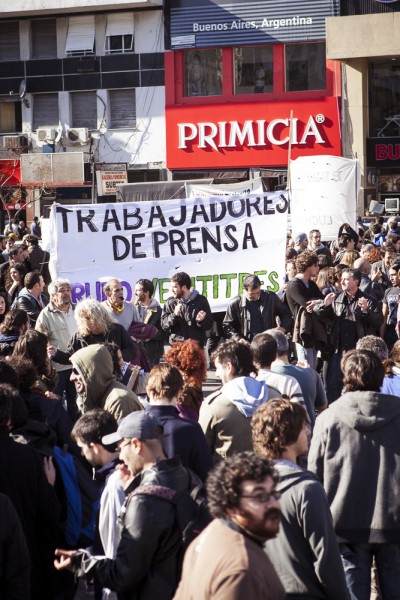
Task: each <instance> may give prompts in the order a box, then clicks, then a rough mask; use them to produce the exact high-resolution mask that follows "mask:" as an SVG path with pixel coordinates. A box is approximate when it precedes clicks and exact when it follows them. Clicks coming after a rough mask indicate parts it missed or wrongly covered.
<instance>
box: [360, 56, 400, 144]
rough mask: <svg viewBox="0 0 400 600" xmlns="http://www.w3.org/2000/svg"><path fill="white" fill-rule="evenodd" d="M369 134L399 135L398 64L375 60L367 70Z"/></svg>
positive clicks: (372, 135)
mask: <svg viewBox="0 0 400 600" xmlns="http://www.w3.org/2000/svg"><path fill="white" fill-rule="evenodd" d="M368 88H369V135H370V137H392V136H394V137H398V136H400V118H399V112H400V111H399V106H400V65H399V64H398V63H397V62H396V61H390V62H375V63H372V64H371V65H370V70H369V86H368Z"/></svg>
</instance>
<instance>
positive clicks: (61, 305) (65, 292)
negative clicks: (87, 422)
mask: <svg viewBox="0 0 400 600" xmlns="http://www.w3.org/2000/svg"><path fill="white" fill-rule="evenodd" d="M48 291H49V295H50V302H49V304H48V305H47V306H45V308H44V309H43V310H42V311H41V313H40V314H39V316H38V318H37V321H36V325H35V329H37V330H38V331H41V332H42V333H44V334H45V335H46V336H47V339H48V340H49V346H50V348H49V350H50V353H51V349H52V350H54V352H55V351H56V350H57V349H58V350H62V351H63V352H67V349H68V341H69V339H70V338H71V337H72V336H73V335H74V333H75V332H76V330H77V324H76V321H75V317H74V309H75V306H74V305H73V304H72V295H71V283H70V281H69V280H68V279H61V278H59V279H55V280H54V281H53V282H52V283H50V285H49V289H48ZM52 366H53V367H54V369H55V370H56V371H57V374H58V384H57V385H56V387H55V389H54V393H55V394H57V395H59V396H62V395H63V393H64V392H65V395H66V399H67V410H68V414H69V416H70V417H71V419H72V420H73V421H74V422H75V421H76V420H77V418H78V417H79V412H78V409H77V407H76V402H75V398H76V392H75V386H74V383H73V382H72V381H70V378H71V373H72V367H71V365H70V364H68V365H61V364H60V363H57V362H52Z"/></svg>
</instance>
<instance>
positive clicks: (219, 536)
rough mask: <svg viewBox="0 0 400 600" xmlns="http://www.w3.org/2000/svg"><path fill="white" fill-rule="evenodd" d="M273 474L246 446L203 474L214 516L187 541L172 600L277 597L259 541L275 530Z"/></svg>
mask: <svg viewBox="0 0 400 600" xmlns="http://www.w3.org/2000/svg"><path fill="white" fill-rule="evenodd" d="M277 482H278V477H277V475H276V473H275V471H274V469H273V465H272V463H271V462H270V461H269V460H268V459H266V458H263V457H261V456H256V455H255V454H253V453H252V452H242V453H239V454H235V455H233V456H231V457H230V458H227V459H226V460H225V461H221V462H220V463H219V464H218V465H217V466H216V467H215V468H214V470H213V471H212V472H211V473H210V475H209V477H208V480H207V498H208V508H209V511H210V513H211V515H212V516H213V517H214V521H212V522H211V523H210V525H208V526H207V527H206V528H205V529H204V530H203V531H202V533H201V534H200V535H199V536H198V537H197V538H196V539H195V540H194V541H193V542H192V544H191V545H190V546H189V548H188V550H187V552H186V555H185V560H184V563H183V573H182V579H181V582H180V584H179V588H178V590H177V592H176V594H175V596H174V600H201V599H204V598H207V599H208V600H217V599H222V598H223V600H237V599H238V598H245V599H246V600H283V599H284V598H285V597H286V596H285V592H284V589H283V587H282V584H281V582H280V580H279V578H278V576H277V574H276V572H275V569H274V567H273V566H272V564H271V562H270V560H269V558H268V557H267V556H266V554H265V553H264V552H263V544H264V542H266V541H267V540H269V539H272V538H274V537H275V536H276V535H277V534H278V531H279V521H280V510H279V502H278V497H279V494H278V492H277V490H276V486H277Z"/></svg>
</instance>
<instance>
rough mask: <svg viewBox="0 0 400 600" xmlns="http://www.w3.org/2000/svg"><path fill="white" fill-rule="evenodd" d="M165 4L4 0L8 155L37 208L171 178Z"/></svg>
mask: <svg viewBox="0 0 400 600" xmlns="http://www.w3.org/2000/svg"><path fill="white" fill-rule="evenodd" d="M162 4H163V3H162V0H151V1H148V0H141V1H139V0H136V1H135V0H133V1H132V0H130V1H127V0H117V1H116V2H110V1H108V2H106V1H105V0H97V1H96V2H83V1H82V0H62V1H61V2H58V3H57V5H55V3H54V2H52V1H50V0H41V1H40V2H39V0H30V2H26V1H25V0H14V1H13V2H12V3H5V2H3V3H1V6H0V159H6V160H7V165H8V166H10V161H12V162H11V170H12V164H15V165H17V163H19V164H20V167H21V168H20V183H21V186H22V192H23V194H24V195H25V192H26V194H27V195H26V199H27V201H28V202H29V204H30V207H31V213H32V214H45V215H46V208H47V207H48V206H49V205H50V204H51V203H52V202H53V201H54V200H57V202H61V203H63V202H67V203H75V202H80V203H84V202H90V201H91V200H92V199H93V198H96V199H98V200H99V201H106V200H111V201H112V200H115V191H116V188H115V186H116V184H117V183H119V182H131V181H154V180H155V181H157V180H160V179H162V178H163V177H164V176H165V119H164V106H165V89H164V28H163V13H162ZM1 164H2V165H3V168H2V167H1V165H0V174H1V173H2V172H3V171H4V172H5V173H7V172H8V171H7V169H6V163H5V162H1ZM19 164H18V167H19ZM10 181H11V179H8V181H7V175H4V176H3V178H2V182H0V186H1V185H3V186H6V185H7V183H9V182H10ZM28 218H29V217H28Z"/></svg>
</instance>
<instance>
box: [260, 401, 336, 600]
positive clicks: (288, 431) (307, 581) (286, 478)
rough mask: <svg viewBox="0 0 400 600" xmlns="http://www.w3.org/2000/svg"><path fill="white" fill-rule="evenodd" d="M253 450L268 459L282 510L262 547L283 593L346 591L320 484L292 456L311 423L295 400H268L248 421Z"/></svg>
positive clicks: (303, 447)
mask: <svg viewBox="0 0 400 600" xmlns="http://www.w3.org/2000/svg"><path fill="white" fill-rule="evenodd" d="M251 427H252V431H253V443H254V450H255V452H256V453H257V454H259V455H260V456H266V457H267V458H269V459H271V460H273V461H274V466H275V469H276V471H277V472H278V474H279V483H278V486H277V490H278V492H279V493H280V509H281V513H282V520H281V527H280V530H279V534H278V535H277V537H276V538H275V539H273V540H270V541H268V542H267V543H266V544H265V546H264V550H265V552H266V554H267V555H268V556H269V558H270V559H271V562H272V564H273V565H274V567H275V569H276V571H277V573H278V575H279V577H280V579H281V581H282V583H283V585H284V587H285V591H286V593H287V594H288V597H289V598H296V599H298V600H301V599H304V600H310V599H311V598H313V599H314V598H315V599H317V598H324V599H325V600H338V598H343V599H345V598H346V597H347V586H346V580H345V576H344V571H343V566H342V561H341V558H340V553H339V546H338V543H337V541H336V535H335V531H334V528H333V523H332V515H331V513H330V510H329V505H328V501H327V498H326V494H325V491H324V488H323V487H322V485H321V483H320V482H319V481H317V479H316V478H315V476H314V475H313V474H312V473H310V472H309V471H307V470H305V469H302V468H301V467H300V466H299V465H298V464H297V461H298V459H299V458H300V457H301V456H305V455H307V453H308V449H309V444H310V436H311V429H310V425H309V421H308V417H307V413H306V411H305V410H304V408H303V407H302V406H300V404H298V403H291V402H289V401H288V400H271V401H270V402H267V403H266V404H264V405H263V406H261V407H260V408H258V409H257V411H256V412H255V414H254V417H253V419H252V422H251Z"/></svg>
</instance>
